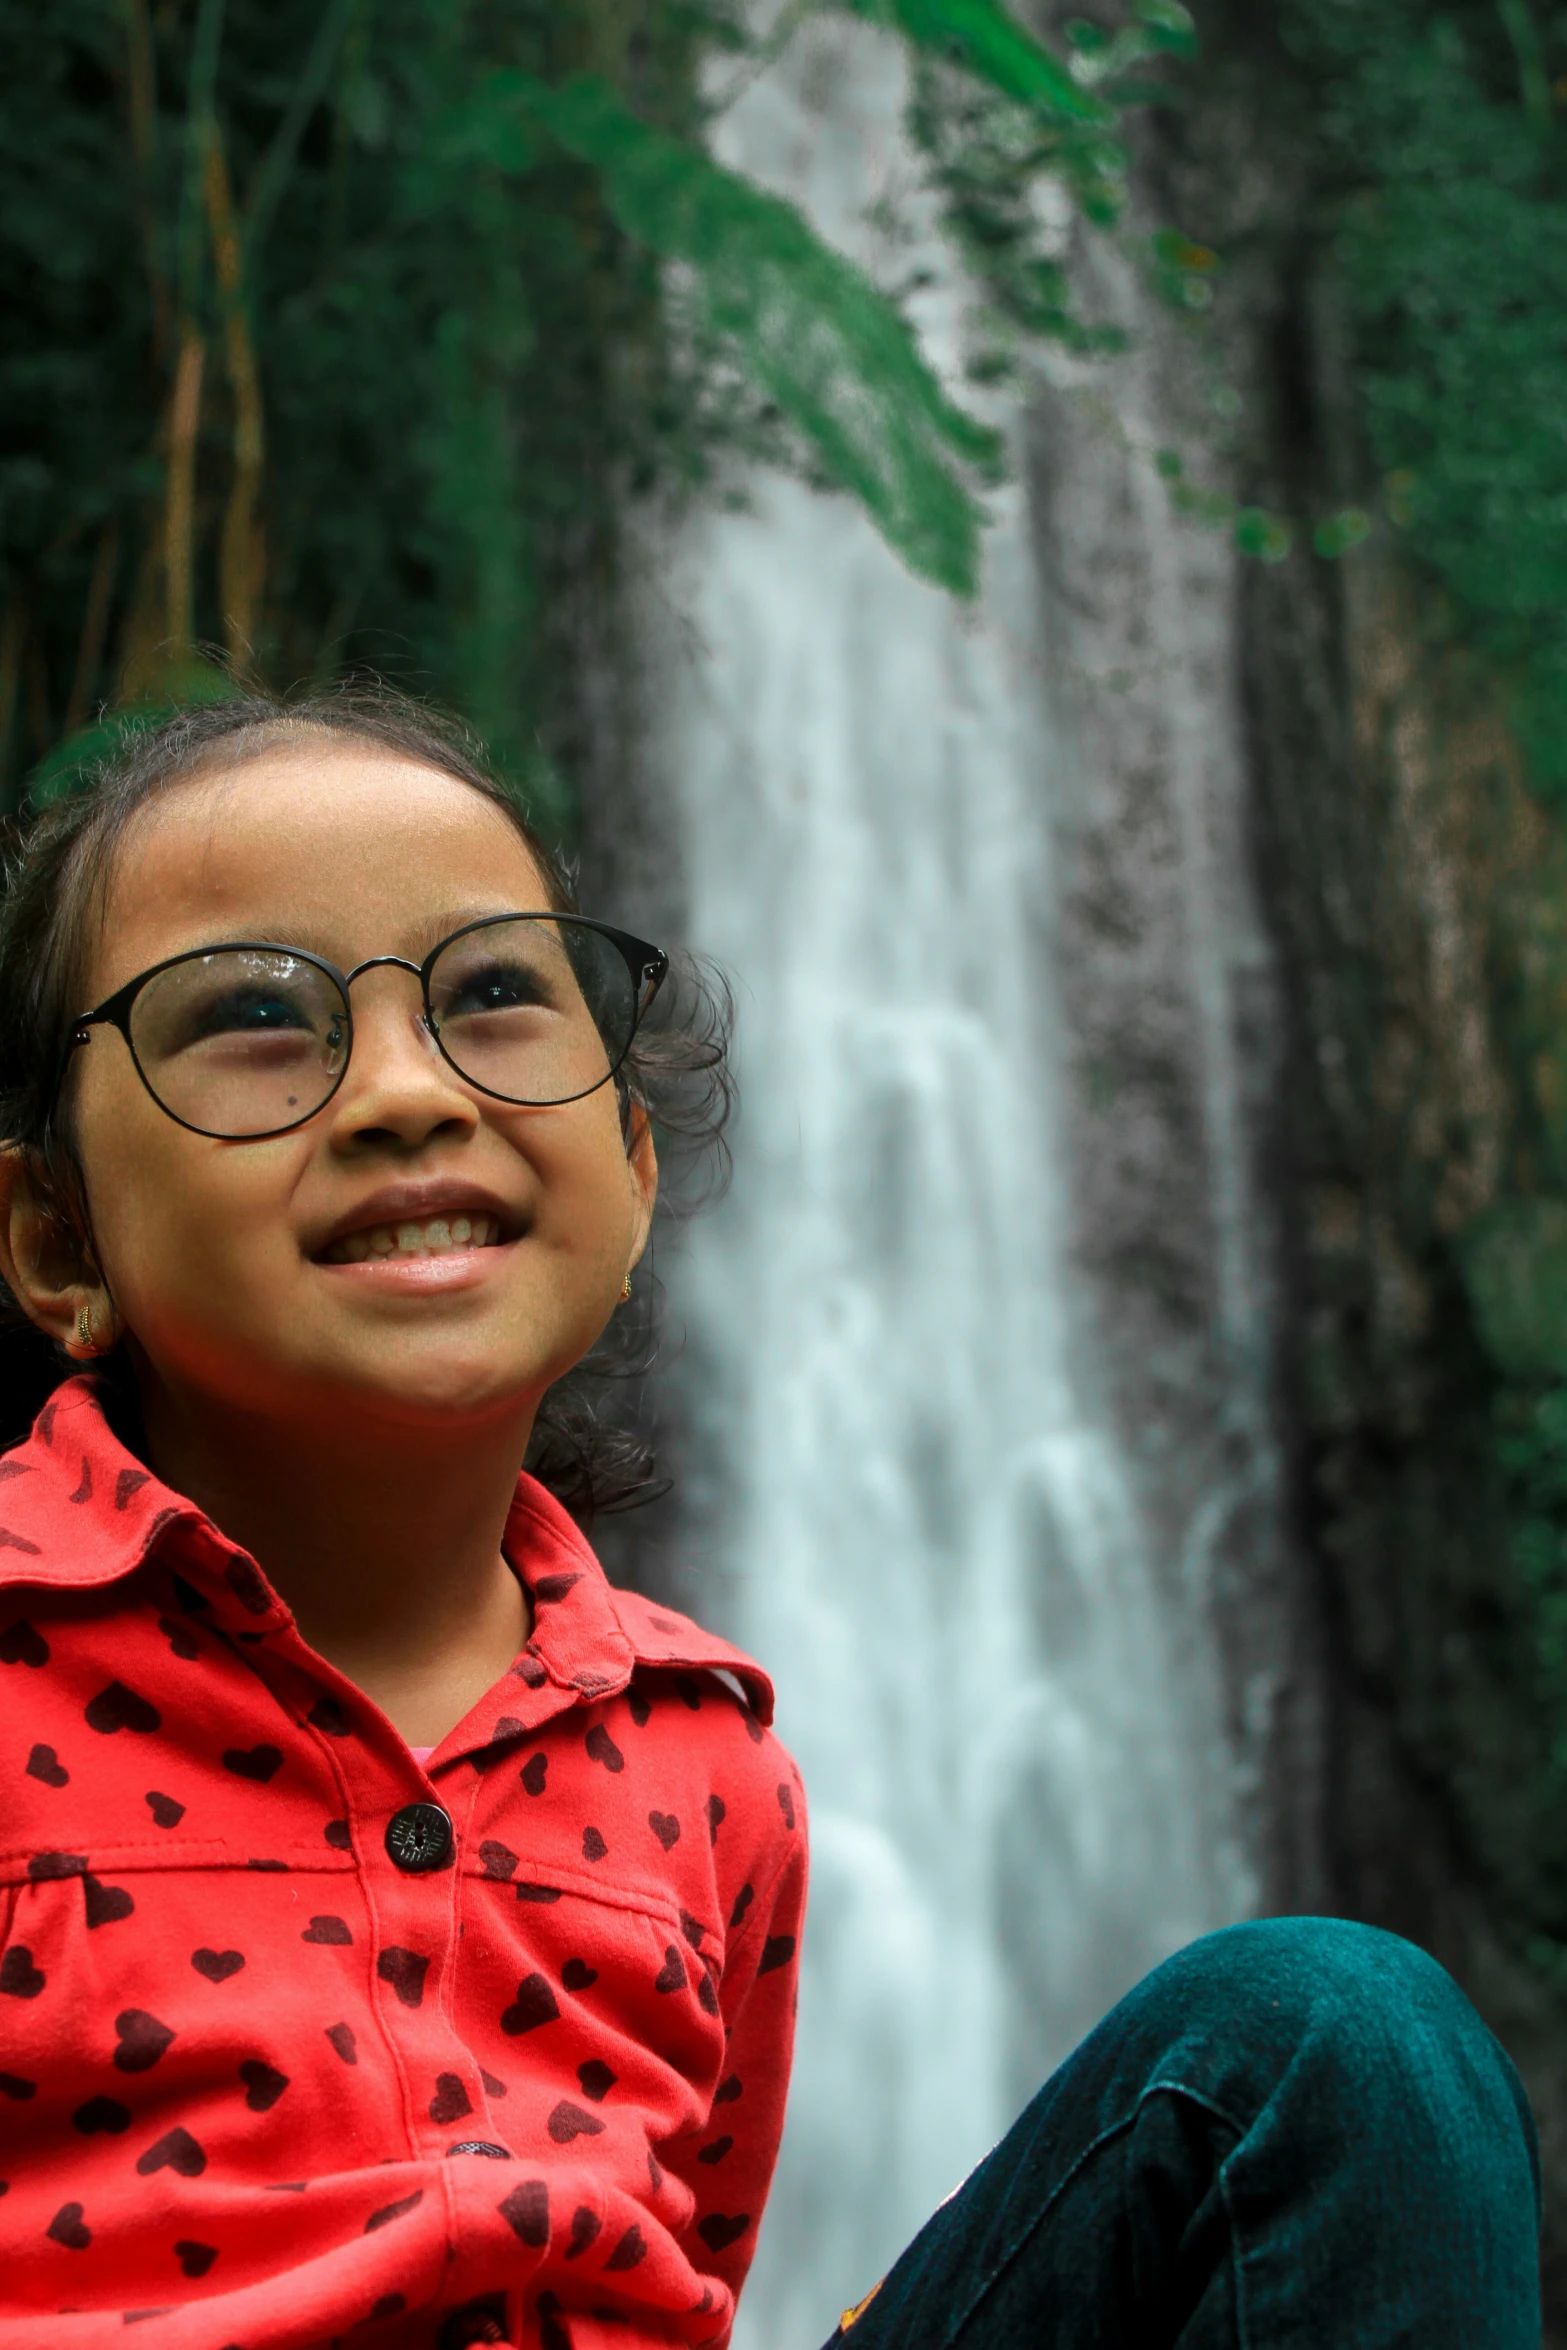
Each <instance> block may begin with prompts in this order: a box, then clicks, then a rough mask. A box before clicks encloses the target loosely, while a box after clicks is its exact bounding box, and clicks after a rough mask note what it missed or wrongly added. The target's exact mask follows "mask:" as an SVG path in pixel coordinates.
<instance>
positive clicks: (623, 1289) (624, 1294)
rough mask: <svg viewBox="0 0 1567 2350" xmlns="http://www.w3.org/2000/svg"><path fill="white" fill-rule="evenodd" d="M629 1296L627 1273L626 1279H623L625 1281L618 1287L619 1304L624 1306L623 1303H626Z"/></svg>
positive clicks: (629, 1287)
mask: <svg viewBox="0 0 1567 2350" xmlns="http://www.w3.org/2000/svg"><path fill="white" fill-rule="evenodd" d="M630 1295H631V1275H630V1274H629V1273H628V1274H627V1275H626V1278H625V1280H624V1281H622V1283H621V1285H620V1302H621V1304H622V1305H624V1304H625V1302H626V1300H627V1298H628V1297H629V1296H630Z"/></svg>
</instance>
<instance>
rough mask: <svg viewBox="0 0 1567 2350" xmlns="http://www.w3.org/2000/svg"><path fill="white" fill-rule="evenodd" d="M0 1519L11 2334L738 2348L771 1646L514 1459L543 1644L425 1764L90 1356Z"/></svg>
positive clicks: (787, 2024) (796, 1800) (788, 1996)
mask: <svg viewBox="0 0 1567 2350" xmlns="http://www.w3.org/2000/svg"><path fill="white" fill-rule="evenodd" d="M0 1521H3V1522H0V1789H3V1792H4V1803H5V1813H4V1819H5V1832H4V1834H3V1837H0V1842H3V1845H4V1850H3V1852H0V2180H3V2181H4V2185H3V2187H0V2339H3V2341H4V2344H5V2350H34V2346H35V2345H36V2350H99V2346H100V2345H103V2344H107V2343H110V2342H113V2343H116V2344H119V2343H122V2342H123V2341H124V2338H125V2335H124V2329H125V2327H126V2326H127V2325H130V2324H132V2323H136V2324H139V2325H143V2326H144V2327H145V2331H144V2332H139V2333H138V2334H137V2336H136V2340H137V2342H138V2344H141V2345H145V2350H164V2346H165V2345H167V2346H168V2350H296V2346H297V2350H318V2346H322V2350H324V2345H326V2344H327V2343H328V2342H331V2341H335V2340H337V2339H338V2338H339V2337H341V2339H342V2342H343V2345H344V2350H349V2346H350V2345H351V2346H352V2350H392V2346H393V2345H395V2346H396V2350H460V2346H461V2345H463V2344H465V2343H470V2342H508V2343H513V2344H521V2343H528V2344H530V2345H536V2346H537V2350H632V2346H634V2345H641V2344H650V2343H659V2344H692V2345H696V2344H702V2343H721V2342H723V2341H724V2339H725V2338H726V2337H727V2335H728V2332H729V2328H730V2324H731V2321H732V2318H733V2313H734V2297H735V2295H736V2293H737V2292H738V2290H739V2287H740V2284H741V2281H742V2279H743V2278H744V2275H745V2272H746V2268H747V2266H748V2265H749V2262H750V2258H751V2252H752V2249H753V2246H754V2243H755V2235H756V2224H757V2221H758V2219H759V2217H760V2215H761V2210H762V2204H763V2201H764V2199H765V2197H766V2193H767V2187H768V2182H769V2179H770V2177H771V2174H772V2169H773V2162H774V2157H775V2155H776V2152H777V2145H778V2136H779V2131H780V2128H781V2126H782V2120H783V2105H784V2091H785V2086H786V2082H787V2077H788V2069H789V2053H790V2045H791V2039H792V2034H793V2009H794V1999H795V1965H794V1958H795V1948H796V1939H797V1937H798V1934H799V1931H800V1919H801V1911H802V1906H803V1901H804V1889H805V1834H804V1827H805V1822H804V1808H803V1800H802V1797H801V1792H800V1785H799V1778H798V1774H797V1773H796V1771H795V1768H794V1765H793V1764H792V1763H791V1761H790V1759H789V1757H788V1756H787V1754H786V1753H785V1752H784V1750H783V1748H782V1747H781V1746H779V1745H778V1744H777V1743H776V1741H775V1740H774V1739H773V1738H772V1737H771V1735H770V1734H769V1733H768V1731H767V1729H766V1727H765V1725H766V1723H767V1722H768V1720H769V1719H770V1716H771V1703H772V1692H771V1689H770V1687H769V1685H768V1682H767V1680H766V1678H765V1676H764V1675H763V1674H762V1673H760V1672H759V1671H758V1670H757V1668H756V1666H755V1665H753V1664H752V1663H750V1661H749V1660H748V1659H747V1658H745V1657H743V1656H741V1655H740V1654H739V1652H738V1651H737V1650H735V1649H732V1648H730V1647H728V1646H727V1645H726V1644H725V1643H724V1642H723V1641H721V1640H715V1639H713V1638H711V1637H710V1636H709V1635H708V1634H706V1633H704V1632H702V1631H700V1630H699V1629H698V1628H697V1626H696V1625H694V1624H692V1623H691V1622H689V1621H688V1620H687V1619H686V1618H685V1617H683V1616H678V1615H675V1614H672V1613H671V1612H670V1611H669V1610H667V1609H664V1608H660V1607H656V1606H654V1605H653V1604H651V1603H650V1602H649V1601H647V1600H644V1599H640V1598H637V1597H635V1596H633V1595H632V1594H631V1593H629V1592H625V1591H615V1590H611V1588H610V1586H609V1585H608V1583H607V1582H606V1581H605V1579H604V1575H603V1571H602V1569H601V1568H600V1567H599V1565H598V1562H597V1560H596V1559H595V1558H594V1556H593V1553H592V1551H591V1550H590V1549H589V1548H588V1545H587V1543H586V1542H585V1541H584V1539H583V1537H582V1536H581V1534H580V1533H579V1532H578V1531H577V1529H576V1528H575V1526H574V1525H573V1524H572V1522H571V1520H570V1519H569V1518H568V1517H567V1516H566V1515H565V1513H564V1512H563V1511H562V1510H561V1509H560V1508H559V1506H558V1505H557V1504H556V1503H555V1502H554V1501H553V1500H552V1499H551V1498H550V1496H549V1495H548V1494H546V1493H545V1492H544V1491H543V1489H542V1488H541V1487H540V1486H538V1485H537V1484H535V1483H534V1482H533V1480H532V1479H531V1478H528V1477H523V1478H521V1479H520V1480H519V1483H518V1487H517V1499H516V1503H515V1505H514V1507H513V1510H512V1513H511V1517H510V1520H509V1522H508V1527H507V1535H506V1550H507V1555H508V1557H509V1558H510V1559H511V1561H512V1563H513V1565H514V1567H515V1568H516V1570H517V1571H518V1573H519V1574H520V1575H521V1576H522V1579H523V1581H524V1582H525V1583H526V1585H527V1587H528V1590H529V1592H530V1594H531V1596H532V1602H533V1608H534V1632H533V1637H532V1638H531V1639H530V1640H529V1642H528V1645H527V1647H526V1648H525V1649H524V1651H523V1653H522V1655H521V1656H520V1657H519V1658H518V1659H517V1662H516V1663H515V1665H513V1666H512V1668H511V1670H510V1672H509V1673H507V1674H506V1675H505V1676H504V1678H503V1679H502V1680H501V1681H500V1682H499V1683H498V1684H497V1685H496V1686H495V1688H493V1689H492V1690H491V1691H490V1692H489V1693H488V1695H487V1696H486V1697H485V1698H483V1699H482V1700H481V1702H480V1703H479V1704H478V1705H476V1706H475V1707H474V1709H473V1711H472V1712H471V1713H470V1714H469V1715H468V1716H467V1717H466V1719H465V1720H464V1721H462V1722H460V1723H459V1724H458V1726H457V1727H456V1729H454V1730H453V1731H452V1732H451V1733H450V1735H449V1736H448V1737H446V1738H445V1739H443V1741H442V1742H441V1744H440V1745H439V1746H438V1747H436V1748H435V1749H434V1751H433V1752H432V1754H431V1756H430V1759H429V1762H428V1763H427V1764H426V1765H425V1766H423V1767H421V1766H420V1765H419V1764H418V1763H416V1762H415V1761H414V1759H413V1757H412V1755H411V1754H410V1752H409V1750H408V1747H407V1746H406V1745H405V1744H404V1742H403V1740H402V1738H401V1737H400V1736H399V1734H398V1732H397V1731H396V1730H395V1729H393V1727H392V1725H391V1723H390V1722H389V1721H388V1720H387V1719H386V1717H385V1716H384V1715H383V1714H382V1713H381V1712H380V1711H379V1710H378V1709H377V1708H376V1707H375V1706H374V1705H373V1704H372V1703H371V1702H370V1700H369V1699H368V1698H367V1697H365V1696H364V1695H363V1694H362V1693H361V1691H360V1690H358V1689H357V1688H355V1687H354V1685H353V1684H352V1682H350V1681H348V1680H346V1679H345V1678H344V1677H343V1675H342V1674H341V1673H339V1672H337V1671H336V1670H335V1669H334V1668H333V1667H332V1666H331V1665H329V1664H327V1663H326V1662H325V1661H324V1659H323V1658H321V1657H320V1656H318V1655H317V1654H316V1653H315V1652H314V1650H313V1649H311V1648H309V1647H307V1645H306V1644H305V1642H304V1641H303V1640H302V1639H301V1638H300V1636H299V1633H298V1632H297V1631H296V1630H295V1628H294V1622H293V1618H292V1617H291V1615H290V1614H289V1611H288V1609H287V1608H286V1607H285V1606H284V1605H283V1603H282V1601H281V1600H280V1599H279V1598H278V1597H277V1595H276V1593H275V1592H274V1591H273V1590H272V1588H271V1586H270V1585H269V1584H268V1583H267V1581H266V1579H265V1578H264V1576H263V1575H262V1574H261V1572H260V1570H259V1569H258V1568H257V1566H256V1564H255V1562H254V1560H252V1559H251V1558H250V1557H249V1556H248V1555H247V1554H246V1553H245V1552H244V1551H242V1550H240V1549H238V1548H237V1547H236V1546H235V1545H234V1544H233V1543H232V1542H230V1541H229V1540H228V1539H227V1538H226V1537H225V1536H224V1535H222V1534H221V1533H219V1531H218V1530H217V1528H216V1527H215V1526H214V1525H213V1524H212V1523H211V1522H210V1520H209V1519H207V1518H206V1517H204V1516H203V1515H202V1513H201V1511H200V1510H198V1509H197V1508H196V1507H195V1505H194V1504H193V1503H191V1502H189V1501H186V1500H184V1499H182V1498H181V1496H180V1495H178V1494H177V1493H173V1492H171V1491H170V1490H169V1489H168V1488H167V1487H166V1486H164V1485H161V1484H160V1483H159V1482H158V1480H157V1479H156V1478H155V1477H153V1476H152V1475H150V1474H149V1472H148V1471H147V1470H146V1469H145V1468H144V1467H143V1466H142V1465H141V1463H140V1462H139V1461H138V1460H136V1459H135V1458H134V1456H133V1455H132V1454H130V1453H129V1452H127V1451H126V1450H125V1448H124V1447H123V1446H122V1445H121V1444H120V1442H119V1441H118V1439H117V1438H116V1437H115V1435H114V1434H113V1432H112V1431H111V1429H110V1428H109V1426H108V1424H107V1422H106V1421H105V1419H104V1417H103V1414H102V1411H101V1410H100V1408H99V1404H98V1401H97V1398H96V1395H95V1392H94V1389H93V1386H92V1383H91V1381H90V1380H88V1379H73V1380H72V1381H70V1382H69V1384H68V1385H66V1386H65V1387H63V1388H62V1389H61V1390H60V1391H59V1393H58V1394H57V1396H56V1397H55V1398H54V1399H53V1400H52V1401H51V1402H50V1404H49V1405H48V1406H47V1407H46V1409H45V1410H44V1412H43V1413H42V1414H41V1416H40V1418H39V1420H38V1423H37V1425H36V1427H35V1428H34V1430H33V1433H32V1435H31V1436H30V1437H29V1439H28V1441H27V1442H26V1443H25V1444H24V1445H22V1446H20V1447H18V1448H17V1450H15V1451H13V1452H10V1453H8V1454H6V1455H5V1456H4V1458H3V1459H0ZM720 1675H728V1676H730V1677H731V1679H728V1680H726V1679H724V1678H720ZM421 1804H422V1805H426V1806H436V1807H439V1809H438V1810H437V1811H434V1812H424V1813H418V1812H412V1813H411V1812H410V1810H409V1807H410V1806H415V1805H421ZM443 1815H444V1821H443ZM446 1821H449V1827H448V1826H447V1825H445V1824H444V1822H446ZM447 1846H449V1847H450V1850H449V1852H448V1851H447V1850H446V1849H444V1848H445V1847H447ZM432 1863H433V1865H419V1864H432Z"/></svg>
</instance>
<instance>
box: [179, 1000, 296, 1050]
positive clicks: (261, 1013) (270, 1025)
mask: <svg viewBox="0 0 1567 2350" xmlns="http://www.w3.org/2000/svg"><path fill="white" fill-rule="evenodd" d="M310 1025H311V1023H310V1020H309V1018H308V1016H307V1014H306V1012H305V1010H304V1007H303V1006H302V1005H300V1004H295V1003H291V1002H290V1001H289V999H288V997H287V996H284V995H270V994H269V995H262V994H260V993H252V992H248V991H247V992H241V991H240V990H239V989H237V988H236V989H235V990H234V991H233V993H232V994H229V995H225V996H219V997H217V998H216V999H215V1000H214V1001H212V1002H211V1003H207V1004H204V1005H203V1006H202V1007H201V1012H200V1015H199V1017H198V1018H197V1019H196V1020H195V1021H194V1022H193V1023H192V1041H195V1040H196V1039H198V1038H200V1037H203V1036H235V1035H248V1036H257V1035H267V1034H275V1033H276V1032H277V1031H278V1030H280V1029H291V1028H308V1027H309V1026H310Z"/></svg>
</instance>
